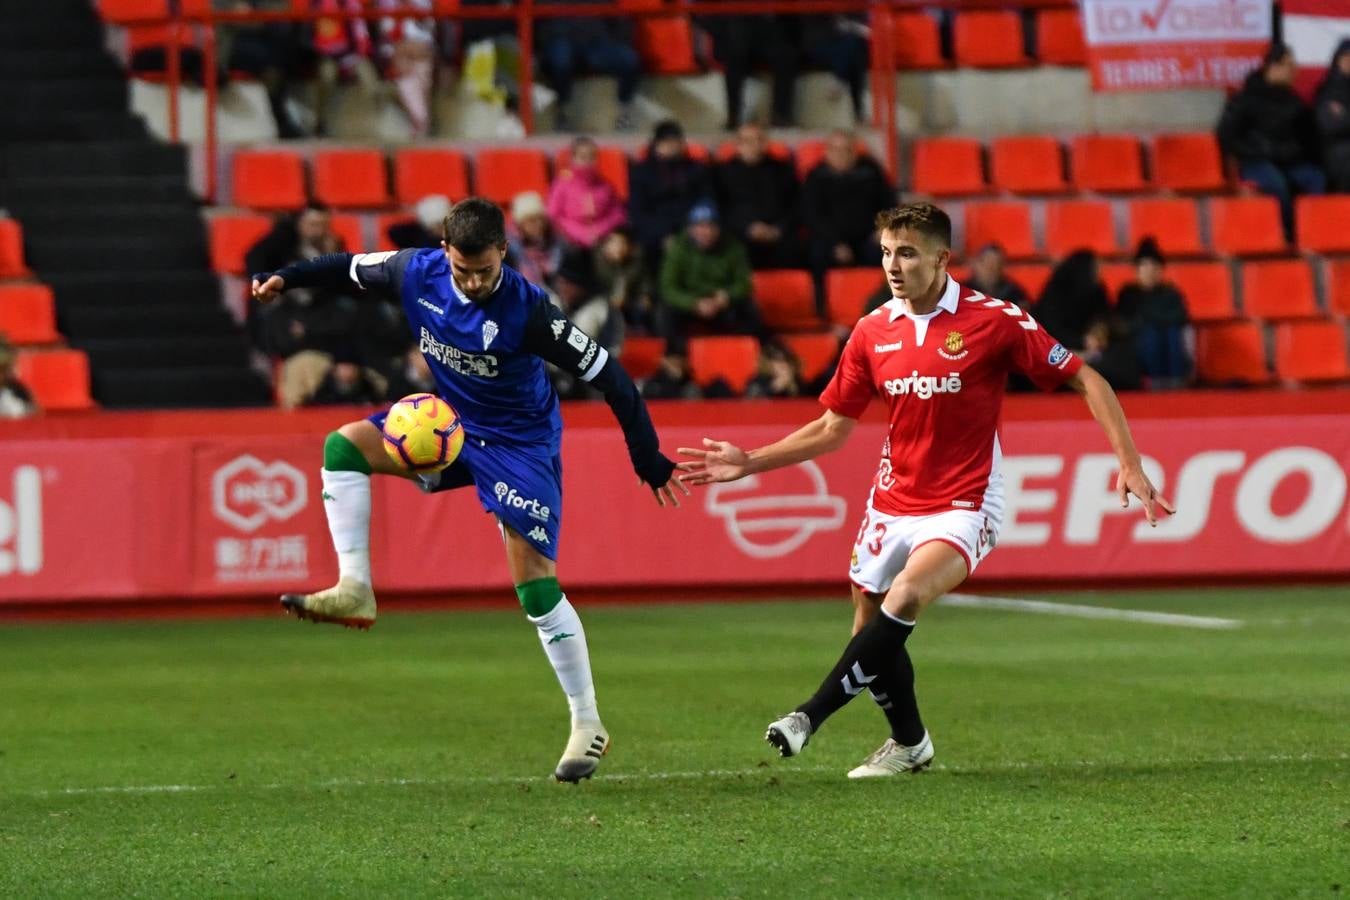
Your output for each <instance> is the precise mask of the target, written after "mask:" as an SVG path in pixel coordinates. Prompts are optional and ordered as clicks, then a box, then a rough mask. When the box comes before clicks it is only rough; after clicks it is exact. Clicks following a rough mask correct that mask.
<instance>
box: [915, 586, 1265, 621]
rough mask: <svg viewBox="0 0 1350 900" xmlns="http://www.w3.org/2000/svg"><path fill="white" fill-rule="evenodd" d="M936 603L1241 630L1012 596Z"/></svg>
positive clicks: (955, 597)
mask: <svg viewBox="0 0 1350 900" xmlns="http://www.w3.org/2000/svg"><path fill="white" fill-rule="evenodd" d="M938 602H939V603H941V604H943V605H944V606H963V607H966V608H968V609H1003V610H1009V611H1011V612H1029V613H1041V614H1043V615H1051V616H1074V617H1076V618H1079V619H1115V620H1117V621H1121V622H1143V623H1145V624H1148V625H1174V626H1177V627H1179V628H1208V629H1211V630H1225V629H1232V628H1241V627H1242V622H1241V620H1239V619H1219V618H1215V617H1213V616H1187V615H1182V614H1180V613H1165V612H1150V611H1148V610H1144V609H1114V608H1111V607H1107V606H1082V605H1080V604H1076V603H1050V602H1048V601H1045V600H1018V599H1015V598H1013V597H985V596H982V595H980V594H946V595H944V596H943V597H942V598H941V599H939V600H938Z"/></svg>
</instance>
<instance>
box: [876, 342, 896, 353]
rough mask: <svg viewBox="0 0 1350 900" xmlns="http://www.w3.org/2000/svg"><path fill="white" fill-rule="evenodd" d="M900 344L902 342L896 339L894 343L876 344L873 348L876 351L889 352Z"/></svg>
mask: <svg viewBox="0 0 1350 900" xmlns="http://www.w3.org/2000/svg"><path fill="white" fill-rule="evenodd" d="M902 346H903V344H902V343H901V342H900V341H896V342H895V343H894V344H877V345H876V347H875V348H874V349H875V352H877V353H890V352H891V351H893V350H899V349H901V347H902Z"/></svg>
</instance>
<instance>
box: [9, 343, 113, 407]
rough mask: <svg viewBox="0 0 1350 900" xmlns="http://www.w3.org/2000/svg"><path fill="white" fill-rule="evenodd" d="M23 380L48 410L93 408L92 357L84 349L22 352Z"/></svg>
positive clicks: (21, 371) (35, 397)
mask: <svg viewBox="0 0 1350 900" xmlns="http://www.w3.org/2000/svg"><path fill="white" fill-rule="evenodd" d="M17 372H18V376H19V380H20V381H22V382H23V383H24V384H25V385H27V386H28V388H29V390H31V391H32V392H33V399H34V400H36V401H37V404H38V406H39V407H41V408H42V409H44V410H47V411H52V412H54V411H76V410H85V409H93V408H94V406H95V404H94V400H93V398H92V397H90V395H89V357H87V356H85V355H84V353H83V352H82V351H80V350H39V351H36V352H33V353H20V354H19V361H18V366H17Z"/></svg>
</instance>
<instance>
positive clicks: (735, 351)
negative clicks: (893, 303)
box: [620, 331, 842, 393]
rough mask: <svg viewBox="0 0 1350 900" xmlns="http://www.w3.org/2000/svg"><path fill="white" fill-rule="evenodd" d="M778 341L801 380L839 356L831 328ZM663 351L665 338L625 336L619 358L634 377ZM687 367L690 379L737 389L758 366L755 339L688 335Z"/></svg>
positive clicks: (651, 369)
mask: <svg viewBox="0 0 1350 900" xmlns="http://www.w3.org/2000/svg"><path fill="white" fill-rule="evenodd" d="M781 340H782V343H783V345H784V346H786V347H787V349H789V350H790V351H792V353H793V355H795V356H796V357H797V359H798V360H799V361H800V362H801V379H802V381H803V382H807V383H809V382H812V381H815V380H816V379H817V378H819V377H820V376H822V375H824V374H825V373H826V372H827V371H828V370H829V368H830V366H832V365H834V362H835V360H837V359H838V358H839V351H840V347H841V346H842V344H841V342H840V340H839V338H838V337H837V336H836V335H835V334H833V333H832V332H825V331H818V332H811V333H806V334H789V335H784V336H783V337H782V338H781ZM665 354H666V341H665V338H659V337H629V338H625V339H624V342H623V349H622V351H621V354H620V361H621V362H622V363H623V367H624V369H626V370H627V371H628V373H629V374H630V375H632V376H633V377H634V378H637V379H643V378H650V377H652V376H653V375H655V374H656V373H657V371H658V370H659V368H660V366H661V360H662V358H663V357H664V356H665ZM689 368H690V376H691V378H692V379H693V381H694V383H695V384H697V385H699V386H700V387H707V386H709V385H710V384H712V383H713V382H714V381H717V380H719V379H720V380H721V381H723V382H725V383H726V384H727V386H728V387H730V388H731V389H732V390H733V391H734V392H736V393H741V392H742V391H744V390H745V386H746V385H747V384H749V383H750V381H751V379H753V378H754V377H755V374H756V372H757V371H758V368H759V342H758V341H756V340H755V339H754V338H751V337H741V336H716V337H694V338H690V339H689Z"/></svg>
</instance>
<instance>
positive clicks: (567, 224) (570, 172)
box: [548, 137, 628, 250]
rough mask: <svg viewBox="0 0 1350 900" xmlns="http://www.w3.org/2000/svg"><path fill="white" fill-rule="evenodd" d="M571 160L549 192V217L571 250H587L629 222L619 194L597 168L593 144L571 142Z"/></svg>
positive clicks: (582, 140)
mask: <svg viewBox="0 0 1350 900" xmlns="http://www.w3.org/2000/svg"><path fill="white" fill-rule="evenodd" d="M570 155H571V159H570V161H569V163H568V166H567V168H566V169H564V170H563V171H562V173H561V174H560V175H558V177H557V178H555V179H554V180H553V184H552V185H551V186H550V187H549V190H548V215H549V218H550V219H552V220H553V224H555V225H556V226H558V231H560V232H561V233H562V236H563V237H564V238H565V239H566V240H567V241H568V243H570V244H572V245H573V246H574V247H584V248H586V249H587V250H589V249H591V248H592V247H594V246H595V245H596V244H598V243H600V239H601V238H602V237H604V236H605V235H607V234H609V233H610V232H611V231H613V230H614V229H615V228H618V227H619V226H620V225H622V224H623V223H624V222H625V221H627V219H628V214H627V212H626V211H625V210H624V206H623V201H622V200H620V199H619V192H618V191H616V190H614V185H612V184H610V183H609V182H608V181H606V180H605V178H604V177H603V176H601V174H600V170H599V169H598V168H596V163H597V162H598V161H599V159H600V151H599V150H598V149H597V148H596V146H595V141H593V140H591V139H590V138H588V137H579V138H577V139H576V140H574V141H572V148H571V154H570Z"/></svg>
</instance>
